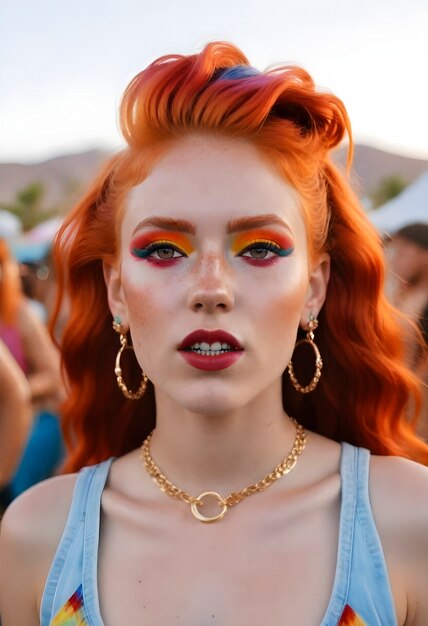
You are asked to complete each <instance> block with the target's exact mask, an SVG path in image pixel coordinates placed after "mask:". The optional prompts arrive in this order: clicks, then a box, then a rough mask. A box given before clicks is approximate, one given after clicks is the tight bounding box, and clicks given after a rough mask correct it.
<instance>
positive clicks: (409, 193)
mask: <svg viewBox="0 0 428 626" xmlns="http://www.w3.org/2000/svg"><path fill="white" fill-rule="evenodd" d="M367 215H368V217H369V219H370V220H371V222H372V223H373V224H374V225H375V226H376V228H377V229H378V231H379V232H380V233H381V234H382V235H387V234H394V233H395V232H396V231H397V230H399V229H400V228H402V227H403V226H407V224H413V223H415V222H426V223H428V171H427V172H425V173H424V174H422V176H419V178H417V179H416V180H415V182H413V183H412V184H411V185H409V186H408V187H406V189H405V190H404V191H402V192H401V193H400V194H399V195H398V196H396V197H395V198H393V199H392V200H389V201H388V202H386V203H385V204H384V205H382V206H381V207H379V208H378V209H376V210H374V211H369V213H368V214H367Z"/></svg>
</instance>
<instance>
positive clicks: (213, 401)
mask: <svg viewBox="0 0 428 626" xmlns="http://www.w3.org/2000/svg"><path fill="white" fill-rule="evenodd" d="M189 395H190V394H189ZM177 401H178V403H179V404H181V405H182V406H183V407H185V408H186V409H187V410H188V411H191V412H192V413H197V414H200V415H206V416H207V417H211V416H212V417H215V416H218V415H224V414H227V413H230V412H231V411H235V410H236V409H239V408H242V406H243V405H244V404H246V401H245V399H243V398H241V397H239V398H238V397H237V394H236V390H235V391H232V392H231V393H230V397H229V394H225V393H224V392H222V393H215V392H211V393H210V392H204V391H202V390H200V392H199V393H194V394H192V397H191V398H190V397H189V396H187V397H186V398H180V399H178V398H177Z"/></svg>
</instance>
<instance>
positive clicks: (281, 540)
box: [98, 497, 339, 626]
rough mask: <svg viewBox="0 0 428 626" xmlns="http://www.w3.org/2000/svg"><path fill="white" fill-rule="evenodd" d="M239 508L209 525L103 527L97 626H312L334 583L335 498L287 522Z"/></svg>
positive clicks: (113, 523)
mask: <svg viewBox="0 0 428 626" xmlns="http://www.w3.org/2000/svg"><path fill="white" fill-rule="evenodd" d="M173 504H175V503H173ZM240 506H241V507H242V508H241V510H240V511H239V510H238V507H236V510H231V511H230V512H228V514H227V515H228V519H227V520H226V519H225V520H224V521H223V520H222V521H221V522H218V523H216V524H209V525H206V524H201V523H200V522H198V521H196V520H194V519H193V518H192V519H189V520H187V519H184V520H183V521H182V522H181V523H180V522H179V521H177V520H176V523H175V524H174V525H168V524H165V522H164V521H159V523H158V525H157V530H153V529H154V528H156V527H155V526H153V524H150V525H148V526H147V527H144V525H143V526H140V525H138V524H135V525H131V524H129V525H126V524H125V525H124V524H123V523H121V521H120V520H119V519H117V520H110V521H107V522H106V523H105V524H104V528H103V535H102V542H101V549H100V555H99V570H98V576H99V581H98V586H99V597H100V606H101V614H102V615H103V616H108V619H107V618H106V617H104V621H105V626H119V624H123V623H126V624H127V625H129V626H134V625H137V624H138V625H144V624H162V625H163V626H169V625H170V624H171V625H172V624H185V625H186V626H203V625H205V624H221V625H222V626H232V625H236V624H246V625H248V626H252V625H253V624H254V626H256V625H260V624H261V623H265V624H268V625H269V626H277V625H278V626H284V624H293V626H300V625H301V626H310V625H311V624H313V625H314V626H315V625H317V626H319V624H320V623H321V620H322V618H323V616H324V613H325V611H326V609H327V605H328V602H329V599H330V595H331V591H332V587H333V582H334V576H335V569H336V558H337V542H338V526H339V504H338V499H337V498H333V497H332V498H330V499H326V500H324V501H323V502H318V504H317V505H314V506H313V507H312V509H311V510H310V511H308V510H306V509H305V510H302V511H300V512H299V513H297V514H296V511H295V510H294V513H293V514H290V512H287V511H286V510H284V509H282V511H281V508H280V507H279V508H277V509H275V512H274V514H272V511H270V512H269V515H266V514H263V513H262V512H261V511H257V507H256V506H255V503H251V504H249V506H248V509H246V508H245V507H244V506H243V505H240ZM244 509H245V510H244ZM252 516H253V517H252ZM125 527H126V528H125Z"/></svg>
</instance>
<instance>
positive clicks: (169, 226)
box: [132, 213, 289, 235]
mask: <svg viewBox="0 0 428 626" xmlns="http://www.w3.org/2000/svg"><path fill="white" fill-rule="evenodd" d="M270 224H277V225H279V226H283V227H285V228H287V229H288V228H289V227H288V224H287V223H286V222H284V220H282V219H281V218H280V217H278V215H276V214H275V213H267V214H265V215H253V216H251V217H237V218H234V219H232V220H229V222H228V223H227V233H228V234H232V233H237V232H239V231H242V230H250V229H251V228H259V227H260V226H268V225H270ZM149 226H153V227H156V228H161V229H162V230H171V231H176V232H181V233H188V234H189V235H195V234H196V227H195V225H194V224H192V222H189V221H187V220H180V219H175V218H173V217H146V218H145V219H144V220H142V221H141V222H139V223H138V225H137V226H136V227H135V228H134V230H133V233H132V234H135V233H136V232H137V231H138V230H141V229H142V228H147V227H149Z"/></svg>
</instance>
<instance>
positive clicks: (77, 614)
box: [51, 585, 89, 626]
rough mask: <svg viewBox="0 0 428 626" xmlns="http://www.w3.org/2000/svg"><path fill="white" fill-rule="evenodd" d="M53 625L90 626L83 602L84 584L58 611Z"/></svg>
mask: <svg viewBox="0 0 428 626" xmlns="http://www.w3.org/2000/svg"><path fill="white" fill-rule="evenodd" d="M51 626H89V622H88V619H87V617H86V613H85V607H84V604H83V592H82V585H80V587H79V588H78V589H77V591H75V593H73V595H72V596H71V598H70V599H69V600H67V602H66V603H65V604H64V606H63V607H62V609H60V610H59V611H58V613H57V614H56V615H55V617H54V619H53V621H52V622H51Z"/></svg>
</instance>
